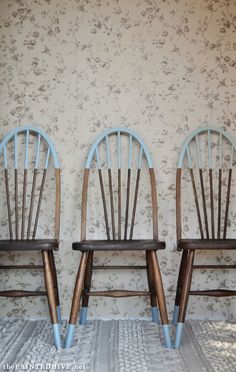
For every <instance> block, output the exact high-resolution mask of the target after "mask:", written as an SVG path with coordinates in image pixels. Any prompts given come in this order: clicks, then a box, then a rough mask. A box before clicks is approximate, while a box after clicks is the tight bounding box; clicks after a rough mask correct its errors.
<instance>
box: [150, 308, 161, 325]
mask: <svg viewBox="0 0 236 372" xmlns="http://www.w3.org/2000/svg"><path fill="white" fill-rule="evenodd" d="M152 321H153V322H154V323H157V324H159V323H160V319H159V309H158V308H157V307H156V306H153V307H152Z"/></svg>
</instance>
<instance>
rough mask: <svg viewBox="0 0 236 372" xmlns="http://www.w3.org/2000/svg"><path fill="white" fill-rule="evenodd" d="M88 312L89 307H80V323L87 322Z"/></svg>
mask: <svg viewBox="0 0 236 372" xmlns="http://www.w3.org/2000/svg"><path fill="white" fill-rule="evenodd" d="M87 313H88V308H87V307H84V306H82V307H81V309H80V319H79V324H86V322H87Z"/></svg>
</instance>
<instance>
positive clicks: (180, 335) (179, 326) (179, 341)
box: [175, 322, 184, 349]
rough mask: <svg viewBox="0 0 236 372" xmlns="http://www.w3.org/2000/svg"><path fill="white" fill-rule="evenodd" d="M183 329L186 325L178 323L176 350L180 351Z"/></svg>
mask: <svg viewBox="0 0 236 372" xmlns="http://www.w3.org/2000/svg"><path fill="white" fill-rule="evenodd" d="M183 328H184V323H181V322H178V323H177V326H176V336H175V349H179V347H180V346H181V341H182V335H183Z"/></svg>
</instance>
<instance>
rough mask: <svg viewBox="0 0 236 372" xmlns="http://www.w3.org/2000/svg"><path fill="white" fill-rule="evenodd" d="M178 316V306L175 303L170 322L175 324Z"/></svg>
mask: <svg viewBox="0 0 236 372" xmlns="http://www.w3.org/2000/svg"><path fill="white" fill-rule="evenodd" d="M178 316H179V306H178V305H175V308H174V313H173V319H172V324H173V325H176V324H177V321H178Z"/></svg>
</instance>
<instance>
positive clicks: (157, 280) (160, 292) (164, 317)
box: [150, 251, 172, 349]
mask: <svg viewBox="0 0 236 372" xmlns="http://www.w3.org/2000/svg"><path fill="white" fill-rule="evenodd" d="M150 258H151V262H152V267H153V276H154V286H155V291H156V295H157V299H158V304H159V309H160V317H161V323H162V325H163V334H164V339H165V345H166V347H167V348H168V349H171V348H172V343H171V338H170V328H169V321H168V314H167V309H166V302H165V296H164V289H163V283H162V278H161V272H160V268H159V264H158V260H157V255H156V252H155V251H150Z"/></svg>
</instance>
